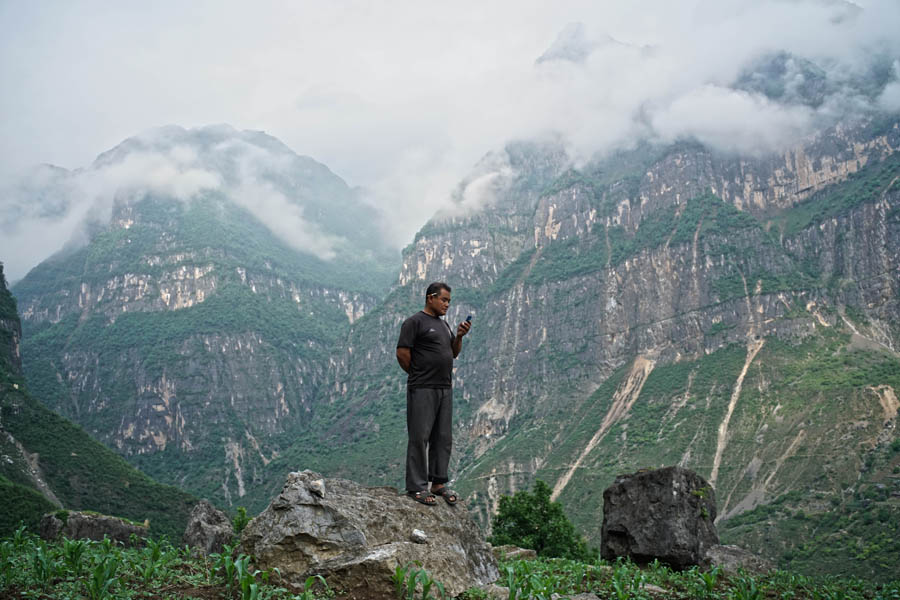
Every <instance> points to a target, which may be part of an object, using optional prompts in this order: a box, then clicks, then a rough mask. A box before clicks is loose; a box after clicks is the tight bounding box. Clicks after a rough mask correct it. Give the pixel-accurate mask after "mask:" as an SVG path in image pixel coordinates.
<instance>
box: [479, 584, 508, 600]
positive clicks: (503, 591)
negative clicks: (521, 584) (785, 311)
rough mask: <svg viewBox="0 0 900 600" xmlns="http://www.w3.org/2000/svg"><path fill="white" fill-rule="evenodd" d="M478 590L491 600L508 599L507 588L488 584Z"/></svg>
mask: <svg viewBox="0 0 900 600" xmlns="http://www.w3.org/2000/svg"><path fill="white" fill-rule="evenodd" d="M478 589H479V590H481V591H482V592H484V593H485V594H487V597H488V598H490V599H491V600H507V599H508V598H509V588H508V587H503V586H502V585H497V584H496V583H489V584H487V585H483V586H481V587H479V588H478Z"/></svg>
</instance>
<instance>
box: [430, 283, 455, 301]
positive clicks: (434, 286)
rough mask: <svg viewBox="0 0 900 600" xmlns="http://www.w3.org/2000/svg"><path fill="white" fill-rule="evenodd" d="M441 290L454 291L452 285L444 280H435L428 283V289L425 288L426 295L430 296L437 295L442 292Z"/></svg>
mask: <svg viewBox="0 0 900 600" xmlns="http://www.w3.org/2000/svg"><path fill="white" fill-rule="evenodd" d="M441 290H447V291H448V292H452V291H453V290H451V289H450V286H449V285H447V284H446V283H444V282H443V281H435V282H434V283H431V284H429V285H428V289H426V290H425V297H426V298H428V297H429V296H437V295H438V294H440V293H441Z"/></svg>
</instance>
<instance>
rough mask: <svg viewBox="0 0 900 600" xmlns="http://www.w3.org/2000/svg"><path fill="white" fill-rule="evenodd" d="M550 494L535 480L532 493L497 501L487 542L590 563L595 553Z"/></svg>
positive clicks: (516, 494) (548, 489) (526, 492)
mask: <svg viewBox="0 0 900 600" xmlns="http://www.w3.org/2000/svg"><path fill="white" fill-rule="evenodd" d="M550 492H551V490H550V486H548V485H547V484H546V483H544V482H543V481H541V480H540V479H538V480H536V481H535V482H534V492H532V493H529V492H528V491H526V490H522V491H520V492H516V493H515V494H513V495H512V496H503V497H502V498H500V509H499V510H498V512H497V515H496V516H495V517H494V521H493V526H492V530H493V533H492V535H491V537H490V538H489V541H490V542H491V543H492V544H494V545H496V546H501V545H504V544H513V545H515V546H519V547H522V548H532V549H533V550H536V551H537V553H538V556H544V557H558V558H571V559H575V560H583V561H591V560H593V559H594V558H595V557H596V552H595V551H594V550H592V549H590V548H588V545H587V542H586V541H585V539H584V537H583V536H581V535H579V534H578V533H577V532H576V531H575V526H574V525H572V522H571V521H569V519H568V517H566V515H565V513H564V512H563V509H562V505H561V504H560V503H559V502H553V501H551V500H550Z"/></svg>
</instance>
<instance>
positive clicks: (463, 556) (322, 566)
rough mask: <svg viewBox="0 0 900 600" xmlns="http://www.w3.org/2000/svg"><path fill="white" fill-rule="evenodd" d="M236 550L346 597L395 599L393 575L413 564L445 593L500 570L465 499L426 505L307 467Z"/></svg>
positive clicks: (288, 578) (289, 577) (289, 579)
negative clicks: (319, 579)
mask: <svg viewBox="0 0 900 600" xmlns="http://www.w3.org/2000/svg"><path fill="white" fill-rule="evenodd" d="M241 547H242V549H243V551H244V552H246V553H248V554H251V555H253V556H254V557H255V558H256V561H257V566H258V568H260V569H271V568H273V567H277V568H278V569H279V571H280V573H281V576H282V577H283V579H284V583H286V584H288V585H291V586H295V587H297V588H302V585H303V583H304V582H305V580H306V578H307V577H308V576H310V575H313V574H320V575H323V576H324V577H325V579H326V580H327V581H328V584H329V586H330V587H331V588H332V589H335V590H340V592H341V594H343V596H342V597H346V598H359V599H367V600H378V599H384V600H388V599H393V598H395V595H396V592H395V588H394V584H393V582H392V581H391V577H392V576H393V575H394V574H395V572H396V568H397V567H405V566H408V565H409V564H410V563H412V562H413V561H418V562H419V563H421V566H422V568H423V569H425V570H427V571H428V573H429V574H430V575H431V576H432V577H433V578H434V580H435V581H440V582H441V583H442V584H443V585H444V587H445V589H446V591H447V594H448V596H451V597H452V596H456V595H458V594H460V593H462V592H463V591H465V590H466V589H468V588H470V587H473V586H479V585H484V584H487V583H490V582H492V581H494V580H495V579H496V578H497V577H498V575H499V572H498V570H497V563H496V560H495V559H494V556H493V554H492V553H491V549H490V546H489V545H488V544H487V543H486V542H485V541H484V539H483V538H482V536H481V533H480V531H479V530H478V528H477V526H476V525H475V523H474V522H473V521H472V519H471V518H470V517H469V514H468V512H467V511H466V508H465V505H464V504H459V505H456V506H448V505H446V504H445V503H443V502H440V503H439V504H438V505H437V506H434V507H430V506H424V505H422V504H419V503H417V502H415V501H413V500H412V499H410V498H408V497H406V496H405V495H401V494H399V493H398V492H397V490H396V489H394V488H388V487H380V488H367V487H363V486H361V485H359V484H356V483H354V482H352V481H347V480H343V479H323V478H322V477H321V476H320V475H318V474H316V473H313V472H311V471H303V472H302V473H290V474H289V475H288V477H287V481H286V482H285V484H284V488H283V489H282V491H281V493H280V494H278V496H276V497H275V499H273V500H272V502H271V503H270V504H269V506H268V508H266V510H265V511H263V513H262V514H260V515H259V516H258V517H256V518H255V519H253V520H252V521H251V522H250V523H249V524H248V525H247V527H246V528H245V529H244V532H243V534H242V536H241Z"/></svg>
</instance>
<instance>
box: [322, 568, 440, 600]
mask: <svg viewBox="0 0 900 600" xmlns="http://www.w3.org/2000/svg"><path fill="white" fill-rule="evenodd" d="M413 565H416V566H417V567H419V568H413ZM421 567H422V563H420V562H419V561H412V562H408V563H406V564H405V565H404V566H400V565H397V567H396V568H395V569H394V574H393V575H391V581H393V582H394V590H395V591H396V592H397V598H399V599H400V600H415V597H416V589H417V588H418V586H419V584H421V585H422V595H421V596H420V598H421V600H438V599H440V600H443V599H444V598H446V597H447V593H446V591H445V589H444V584H443V583H441V582H440V581H435V579H434V578H433V577H432V576H431V573H429V572H428V571H426V570H425V569H423V568H421ZM323 583H324V580H323ZM432 588H434V589H435V590H436V592H437V594H438V595H437V596H434V595H432V593H431V589H432ZM326 589H327V586H326Z"/></svg>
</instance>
